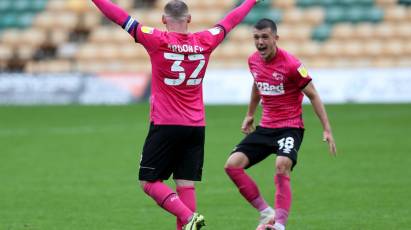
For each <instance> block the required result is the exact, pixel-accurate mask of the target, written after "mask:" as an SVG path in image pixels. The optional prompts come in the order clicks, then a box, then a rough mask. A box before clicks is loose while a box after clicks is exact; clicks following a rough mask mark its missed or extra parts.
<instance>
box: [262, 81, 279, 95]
mask: <svg viewBox="0 0 411 230" xmlns="http://www.w3.org/2000/svg"><path fill="white" fill-rule="evenodd" d="M257 88H258V90H259V91H260V94H261V95H271V96H272V95H281V94H284V93H285V90H284V84H283V83H281V84H279V85H270V84H269V83H267V82H257Z"/></svg>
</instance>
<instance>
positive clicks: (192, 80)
mask: <svg viewBox="0 0 411 230" xmlns="http://www.w3.org/2000/svg"><path fill="white" fill-rule="evenodd" d="M186 57H187V58H188V60H190V61H198V64H197V67H196V68H195V70H194V71H193V73H192V74H191V75H190V77H189V79H188V80H187V83H186V84H187V85H199V84H200V83H201V80H202V78H201V77H199V76H198V75H199V73H200V72H201V70H202V69H203V68H204V65H205V63H206V61H205V57H204V55H202V54H189V55H184V54H176V53H164V58H165V59H166V60H172V61H174V62H173V64H172V65H171V71H172V72H176V73H178V78H177V79H176V78H164V83H165V84H166V85H171V86H178V85H181V84H183V82H184V81H185V79H186V77H187V74H186V70H185V69H184V67H182V66H181V63H182V62H183V61H184V59H185V58H186Z"/></svg>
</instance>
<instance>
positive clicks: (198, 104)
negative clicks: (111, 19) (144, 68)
mask: <svg viewBox="0 0 411 230" xmlns="http://www.w3.org/2000/svg"><path fill="white" fill-rule="evenodd" d="M135 33H136V34H135V36H134V37H135V38H136V42H138V43H140V44H142V45H143V46H144V47H145V49H146V50H147V52H148V54H149V55H150V59H151V63H152V65H151V68H152V83H151V100H150V101H151V109H150V120H151V121H152V122H154V124H156V125H185V126H205V118H204V103H203V92H202V91H203V88H202V80H203V77H204V75H205V71H206V68H207V64H208V61H209V58H210V55H211V52H212V51H213V50H214V49H215V48H216V47H217V45H218V44H220V43H221V42H222V41H223V39H224V35H225V34H224V30H223V29H222V28H221V27H219V26H218V27H214V28H212V29H209V30H205V31H202V32H198V33H193V34H191V33H189V34H180V33H175V32H165V31H160V30H158V29H155V28H151V27H146V26H142V25H138V27H137V30H135Z"/></svg>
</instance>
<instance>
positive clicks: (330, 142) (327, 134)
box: [323, 131, 337, 156]
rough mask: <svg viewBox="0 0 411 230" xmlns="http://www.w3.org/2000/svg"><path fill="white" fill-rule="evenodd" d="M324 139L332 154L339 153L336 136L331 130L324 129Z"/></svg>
mask: <svg viewBox="0 0 411 230" xmlns="http://www.w3.org/2000/svg"><path fill="white" fill-rule="evenodd" d="M323 141H326V142H327V143H328V148H329V151H330V154H331V155H333V156H335V155H337V147H336V146H335V141H334V137H333V134H332V133H331V131H324V133H323Z"/></svg>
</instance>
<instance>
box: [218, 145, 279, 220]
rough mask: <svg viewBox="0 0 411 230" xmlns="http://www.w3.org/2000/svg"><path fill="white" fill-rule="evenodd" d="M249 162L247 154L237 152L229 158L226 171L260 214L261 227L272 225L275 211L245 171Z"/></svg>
mask: <svg viewBox="0 0 411 230" xmlns="http://www.w3.org/2000/svg"><path fill="white" fill-rule="evenodd" d="M249 162H250V161H249V159H248V157H247V155H246V154H244V153H242V152H235V153H233V154H232V155H231V156H230V157H229V158H228V160H227V162H226V164H225V171H226V173H227V175H228V176H229V177H230V179H231V180H232V181H233V182H234V184H235V185H236V186H237V188H238V190H239V192H240V194H241V195H242V196H243V197H244V198H245V199H246V200H247V201H248V202H249V203H250V204H251V205H252V206H253V207H254V208H255V209H257V210H258V211H259V212H260V220H259V226H260V225H265V224H272V223H273V220H274V216H275V212H274V210H273V209H272V208H271V207H270V206H269V205H268V204H267V202H266V201H265V200H264V198H263V197H262V196H261V194H260V191H259V189H258V186H257V184H256V183H255V182H254V180H253V179H252V178H251V177H250V176H249V175H248V174H247V173H246V172H245V170H244V168H246V167H247V166H248V165H249Z"/></svg>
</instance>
